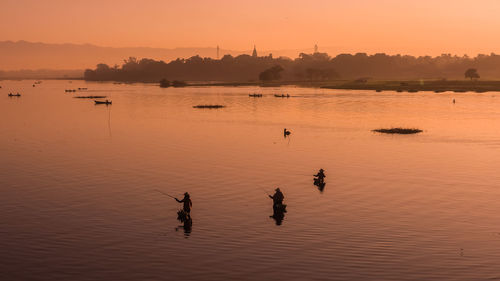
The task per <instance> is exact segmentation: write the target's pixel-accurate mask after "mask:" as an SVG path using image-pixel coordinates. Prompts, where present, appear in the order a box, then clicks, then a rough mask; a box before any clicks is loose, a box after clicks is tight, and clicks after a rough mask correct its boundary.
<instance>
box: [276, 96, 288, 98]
mask: <svg viewBox="0 0 500 281" xmlns="http://www.w3.org/2000/svg"><path fill="white" fill-rule="evenodd" d="M274 96H275V97H276V98H289V97H290V95H274Z"/></svg>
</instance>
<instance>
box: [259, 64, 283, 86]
mask: <svg viewBox="0 0 500 281" xmlns="http://www.w3.org/2000/svg"><path fill="white" fill-rule="evenodd" d="M283 70H284V69H283V67H281V66H280V65H275V66H273V67H271V68H269V69H266V70H264V71H262V72H261V73H260V74H259V80H261V81H263V82H268V81H273V80H279V79H281V72H282V71H283Z"/></svg>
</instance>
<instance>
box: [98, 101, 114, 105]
mask: <svg viewBox="0 0 500 281" xmlns="http://www.w3.org/2000/svg"><path fill="white" fill-rule="evenodd" d="M94 102H95V104H105V105H108V104H112V101H110V100H105V101H98V100H95V101H94Z"/></svg>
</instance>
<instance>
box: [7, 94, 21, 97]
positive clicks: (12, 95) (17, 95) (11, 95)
mask: <svg viewBox="0 0 500 281" xmlns="http://www.w3.org/2000/svg"><path fill="white" fill-rule="evenodd" d="M20 96H21V95H20V94H15V95H14V94H9V97H20Z"/></svg>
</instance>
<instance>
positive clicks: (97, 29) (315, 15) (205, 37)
mask: <svg viewBox="0 0 500 281" xmlns="http://www.w3.org/2000/svg"><path fill="white" fill-rule="evenodd" d="M0 11H1V12H2V13H1V17H0V41H3V40H15V41H17V40H27V41H39V42H47V43H91V44H96V45H101V46H114V47H121V46H127V47H132V46H147V47H164V48H174V47H213V46H216V45H217V44H219V45H220V46H221V47H222V48H224V49H234V50H246V49H250V48H251V46H253V44H256V45H257V46H258V47H259V49H265V50H276V49H297V48H311V47H312V46H313V45H314V44H315V43H317V44H318V45H319V46H320V48H321V47H322V46H323V47H327V46H332V47H338V48H339V50H342V51H350V52H357V51H366V52H369V53H372V52H379V51H385V52H387V53H408V54H441V53H443V52H451V53H457V54H464V53H467V54H477V53H490V52H497V53H500V36H498V35H499V31H500V16H499V15H500V1H499V0H476V1H470V0H468V1H465V0H432V1H431V0H415V1H410V0H408V1H405V0H283V1H281V0H275V1H271V0H254V1H238V0H210V1H202V0H175V1H170V0H142V1H136V0H119V1H118V0H116V1H111V0H85V1H81V0H0Z"/></svg>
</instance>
